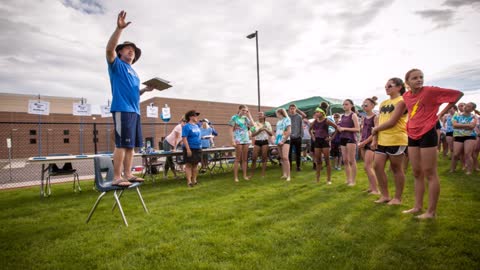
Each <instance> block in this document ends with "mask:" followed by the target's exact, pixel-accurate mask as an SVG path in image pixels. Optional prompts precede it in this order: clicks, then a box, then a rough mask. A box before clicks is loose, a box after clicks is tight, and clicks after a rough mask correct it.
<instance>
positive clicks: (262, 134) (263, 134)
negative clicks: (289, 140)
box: [250, 112, 273, 178]
mask: <svg viewBox="0 0 480 270" xmlns="http://www.w3.org/2000/svg"><path fill="white" fill-rule="evenodd" d="M251 131H252V137H254V138H255V145H254V146H253V156H252V170H251V174H250V178H251V177H253V173H254V172H255V168H256V167H257V158H258V154H259V153H261V154H262V178H263V177H265V171H266V169H267V161H268V145H269V142H268V138H270V137H271V136H273V132H272V125H271V124H270V123H269V122H268V121H265V113H263V112H259V113H258V122H255V125H254V126H253V127H252V128H251Z"/></svg>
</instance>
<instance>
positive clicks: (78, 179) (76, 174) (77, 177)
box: [73, 173, 82, 192]
mask: <svg viewBox="0 0 480 270" xmlns="http://www.w3.org/2000/svg"><path fill="white" fill-rule="evenodd" d="M75 178H76V180H77V188H78V192H82V188H81V187H80V177H79V176H78V173H74V174H73V192H76V189H75Z"/></svg>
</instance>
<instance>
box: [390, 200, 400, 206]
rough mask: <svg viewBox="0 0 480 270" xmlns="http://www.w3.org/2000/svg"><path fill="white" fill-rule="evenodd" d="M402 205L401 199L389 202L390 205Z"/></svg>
mask: <svg viewBox="0 0 480 270" xmlns="http://www.w3.org/2000/svg"><path fill="white" fill-rule="evenodd" d="M400 204H402V201H401V200H399V199H393V200H391V201H389V202H388V205H400Z"/></svg>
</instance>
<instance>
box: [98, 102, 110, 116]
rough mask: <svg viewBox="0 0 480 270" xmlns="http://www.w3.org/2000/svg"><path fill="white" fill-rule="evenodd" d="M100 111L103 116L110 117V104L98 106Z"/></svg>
mask: <svg viewBox="0 0 480 270" xmlns="http://www.w3.org/2000/svg"><path fill="white" fill-rule="evenodd" d="M100 111H101V113H102V117H103V118H105V117H112V113H111V112H110V106H108V105H104V106H100Z"/></svg>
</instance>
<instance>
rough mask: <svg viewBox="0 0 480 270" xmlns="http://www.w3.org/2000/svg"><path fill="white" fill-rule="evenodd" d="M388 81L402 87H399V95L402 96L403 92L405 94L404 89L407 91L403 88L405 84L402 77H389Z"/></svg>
mask: <svg viewBox="0 0 480 270" xmlns="http://www.w3.org/2000/svg"><path fill="white" fill-rule="evenodd" d="M389 81H392V82H393V83H394V84H395V85H396V86H401V87H402V88H400V96H403V94H405V91H407V89H405V84H404V83H403V81H402V79H400V78H397V77H394V78H391V79H390V80H389Z"/></svg>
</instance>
